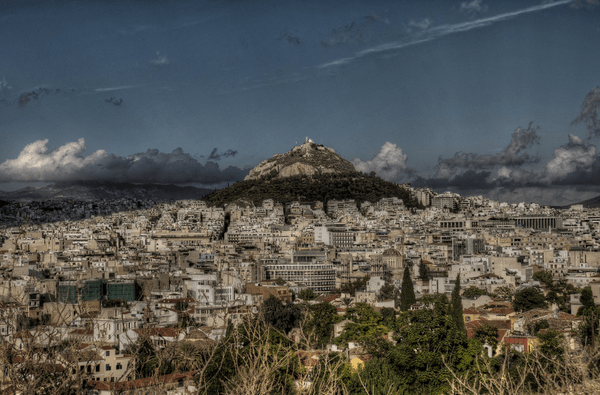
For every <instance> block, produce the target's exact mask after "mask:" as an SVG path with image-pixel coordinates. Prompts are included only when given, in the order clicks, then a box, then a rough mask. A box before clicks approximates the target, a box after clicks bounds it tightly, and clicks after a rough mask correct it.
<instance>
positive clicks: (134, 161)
mask: <svg viewBox="0 0 600 395" xmlns="http://www.w3.org/2000/svg"><path fill="white" fill-rule="evenodd" d="M84 151H85V141H84V139H79V140H78V141H76V142H70V143H67V144H65V145H63V146H61V147H59V148H57V149H55V150H52V151H50V152H48V140H47V139H46V140H38V141H36V142H33V143H31V144H28V145H27V146H26V147H25V148H24V149H23V150H22V151H21V153H20V154H19V156H18V157H17V158H16V159H9V160H6V161H5V162H4V163H2V164H0V182H13V181H17V182H34V181H45V182H57V181H113V182H132V183H142V182H143V183H173V184H182V183H200V184H206V185H211V184H218V183H220V182H224V181H236V180H241V179H243V178H244V177H245V176H246V175H247V174H248V171H249V169H240V168H238V167H234V166H229V167H227V168H224V169H221V168H220V167H219V165H218V164H217V163H215V162H212V161H208V162H206V163H205V164H204V165H203V164H201V163H199V162H198V161H197V160H196V159H194V158H192V157H191V156H190V155H189V154H187V153H185V152H183V150H182V149H181V148H177V149H175V150H174V151H173V152H171V153H163V152H160V151H159V150H157V149H149V150H148V151H146V152H142V153H137V154H133V155H130V156H127V157H124V156H118V155H114V154H110V153H107V152H106V151H104V150H98V151H96V152H94V153H92V154H91V155H88V156H85V157H84V156H82V155H81V154H82V153H83V152H84Z"/></svg>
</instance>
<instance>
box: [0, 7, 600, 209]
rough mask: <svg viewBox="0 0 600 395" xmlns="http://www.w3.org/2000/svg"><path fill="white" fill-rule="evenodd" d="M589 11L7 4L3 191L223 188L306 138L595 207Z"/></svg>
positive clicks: (407, 170)
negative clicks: (57, 186)
mask: <svg viewBox="0 0 600 395" xmlns="http://www.w3.org/2000/svg"><path fill="white" fill-rule="evenodd" d="M599 17H600V7H599V6H598V4H597V1H596V0H588V1H566V0H565V1H543V2H542V1H518V2H517V1H487V0H471V1H455V2H453V1H428V2H416V1H415V2H392V1H376V2H372V1H370V2H366V1H353V2H341V1H335V2H334V1H330V2H315V1H303V2H299V1H283V2H282V1H277V2H275V1H253V2H233V1H217V2H199V3H197V2H191V1H180V2H176V3H175V4H171V3H165V2H144V3H141V2H134V3H132V2H87V3H85V4H80V3H79V2H73V1H63V2H44V1H32V2H27V3H20V2H4V3H1V4H0V37H1V39H0V42H1V43H2V46H1V47H2V56H0V133H1V135H2V145H1V146H0V190H11V189H17V188H20V187H23V186H25V185H33V186H35V185H43V183H48V182H55V181H79V180H99V181H106V180H111V181H122V182H146V183H148V182H156V183H176V184H183V185H200V186H211V187H212V186H216V187H220V186H224V185H226V184H227V183H228V182H235V181H237V180H242V179H243V178H244V177H245V175H247V173H248V171H249V170H250V169H251V168H252V167H254V166H255V165H257V164H258V163H259V162H261V161H263V160H265V159H267V158H269V157H271V156H272V155H274V154H275V153H283V152H286V151H288V150H290V149H291V148H292V147H293V146H294V145H296V144H301V143H302V142H304V140H305V138H306V137H307V136H308V137H310V138H312V139H313V140H314V141H315V142H317V143H319V144H324V145H326V146H328V147H332V148H334V149H335V150H336V152H338V153H339V154H340V155H342V157H344V158H345V159H348V160H351V161H352V163H353V164H354V165H355V166H356V168H357V169H358V170H360V171H364V172H371V171H375V172H376V173H377V175H379V176H380V177H382V178H384V179H386V180H388V181H394V182H401V183H403V182H411V183H412V184H413V186H417V187H419V186H428V187H431V188H433V189H435V190H437V191H438V192H443V191H444V190H452V191H455V192H459V193H461V194H464V195H472V194H482V195H484V196H486V197H489V198H494V199H496V200H499V201H508V202H520V201H526V202H529V201H536V202H538V203H540V204H568V203H574V202H577V201H581V200H584V199H587V198H591V197H594V196H597V195H600V186H599V185H598V183H599V181H598V180H600V177H598V176H597V174H598V171H600V160H599V159H598V154H597V149H596V145H597V142H598V136H599V135H600V126H599V125H598V123H599V121H598V108H599V106H600V88H597V86H598V85H600V77H599V76H598V64H600V51H599V49H600V44H598V43H600V23H599V22H600V18H599Z"/></svg>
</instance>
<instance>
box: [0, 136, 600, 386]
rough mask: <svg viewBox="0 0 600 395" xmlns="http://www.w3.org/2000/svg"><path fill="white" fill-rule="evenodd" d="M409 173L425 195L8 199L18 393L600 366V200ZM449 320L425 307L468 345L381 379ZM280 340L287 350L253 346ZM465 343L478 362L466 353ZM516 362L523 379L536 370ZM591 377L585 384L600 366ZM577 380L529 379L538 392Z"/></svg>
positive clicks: (3, 327)
mask: <svg viewBox="0 0 600 395" xmlns="http://www.w3.org/2000/svg"><path fill="white" fill-rule="evenodd" d="M316 150H320V148H319V146H318V145H316V144H315V143H313V142H312V141H310V140H308V139H307V142H306V143H305V144H303V145H301V146H298V147H296V148H294V150H292V151H290V153H288V154H286V155H288V156H285V157H284V159H285V160H287V159H289V157H291V156H293V154H294V153H297V152H304V154H303V155H301V156H299V157H298V160H300V161H302V160H304V162H302V163H304V164H305V165H306V166H304V167H302V171H303V172H305V173H306V172H308V173H310V171H314V170H315V168H313V169H312V170H311V169H310V167H311V166H312V165H311V164H310V163H312V164H313V165H314V155H313V154H314V152H316ZM331 152H332V153H333V150H331ZM311 155H313V156H311ZM332 155H333V154H332ZM296 156H298V155H296ZM275 158H278V160H279V161H280V163H284V162H285V160H284V159H282V157H281V156H280V157H275ZM286 158H287V159H286ZM307 158H308V159H307ZM311 158H312V159H311ZM282 160H284V162H281V161H282ZM307 160H308V162H307ZM310 160H312V162H310ZM268 162H269V161H266V162H265V163H268ZM309 162H310V163H309ZM298 163H301V162H293V163H292V162H289V163H288V162H285V163H284V165H282V166H283V168H285V169H288V170H286V171H284V172H283V173H284V175H282V176H281V178H286V177H289V176H290V175H289V174H288V173H289V169H290V168H291V169H296V168H298ZM278 166H279V165H278ZM286 166H287V167H286ZM260 167H261V166H258V167H257V168H259V169H260ZM307 169H308V170H307ZM252 174H255V173H252V172H251V175H252ZM257 177H258V179H259V180H261V181H260V182H267V183H268V182H269V178H268V177H265V176H264V175H263V176H257ZM261 177H262V178H261ZM371 177H375V176H374V175H371ZM234 187H235V185H234V186H231V187H230V188H234ZM396 188H398V189H399V190H403V192H406V193H407V195H408V196H410V201H411V202H412V203H411V204H412V205H413V207H407V206H406V205H405V203H404V201H403V200H402V199H399V198H397V197H391V198H381V199H380V200H378V201H374V202H370V201H362V202H357V201H355V200H354V199H343V200H329V201H325V202H323V201H312V202H306V201H293V202H288V203H285V204H282V203H279V202H277V201H274V200H273V199H270V198H267V199H264V200H263V201H262V204H260V205H255V204H253V203H252V202H251V201H247V200H243V199H239V200H238V201H236V202H234V203H229V204H226V205H225V206H224V207H219V206H213V205H210V204H207V200H210V198H209V197H207V198H206V199H204V200H203V199H196V200H180V201H176V200H171V201H162V202H155V201H150V200H140V199H135V198H120V199H116V200H102V201H93V202H91V201H83V200H82V201H76V200H72V199H70V200H66V199H61V198H56V199H54V200H47V201H29V202H27V201H20V202H18V201H5V202H3V206H2V207H1V208H0V214H1V223H2V233H1V234H0V241H1V243H0V244H1V247H0V252H1V255H0V257H1V258H2V261H1V269H0V270H1V273H2V282H1V285H0V287H1V288H0V294H1V296H2V299H1V300H2V322H1V323H0V336H1V339H2V340H1V341H2V352H3V354H2V358H3V360H2V364H3V365H4V366H5V368H4V370H3V371H2V372H1V374H2V377H1V379H0V383H2V389H3V391H5V392H6V393H19V394H20V393H23V394H25V393H34V392H35V391H38V392H39V393H76V392H77V393H90V394H92V393H93V394H109V393H115V391H117V392H118V393H148V392H144V391H155V392H156V393H173V394H175V393H177V394H179V393H181V394H183V393H237V392H235V391H233V390H234V388H233V387H231V384H232V383H237V384H236V386H237V385H241V384H239V383H241V382H244V383H245V384H244V385H246V384H247V385H250V384H252V382H248V380H249V379H248V378H244V376H243V375H244V374H251V375H253V377H255V378H256V379H257V380H258V381H260V383H256V385H259V384H260V385H267V384H269V383H270V385H271V386H272V387H269V386H268V385H267V387H264V388H263V389H260V390H258V389H257V388H254V389H253V390H248V389H247V388H246V389H244V390H243V391H242V393H260V392H264V393H266V392H269V393H280V392H279V391H280V390H277V388H279V386H281V385H284V384H285V389H284V390H282V393H296V392H297V393H324V392H323V391H324V389H323V387H320V386H323V385H325V383H324V382H323V380H324V379H325V376H328V375H330V376H333V378H332V377H329V376H328V377H329V378H330V379H331V380H332V382H331V383H329V390H328V393H357V394H358V393H367V394H374V393H403V392H402V391H404V392H408V393H441V392H445V391H450V390H451V389H452V391H456V388H454V387H455V386H456V385H457V383H461V381H460V380H461V379H462V377H463V376H462V375H463V374H465V372H468V371H470V370H471V371H474V369H476V367H477V366H479V365H477V364H478V363H479V362H480V361H485V360H486V359H485V358H487V361H488V363H489V361H495V362H494V363H495V364H500V365H499V366H496V365H495V368H493V369H492V370H494V369H497V371H498V372H502V369H503V367H502V366H504V365H502V363H500V362H501V361H502V360H503V359H504V358H506V356H507V355H511V358H513V359H514V358H517V359H519V358H521V360H520V361H517V362H512V363H513V364H514V366H513V369H516V371H518V369H519V368H523V367H527V366H528V365H527V362H524V361H528V358H533V356H536V357H537V358H539V355H542V356H546V357H548V358H554V359H556V358H559V359H560V360H561V362H560V363H561V364H563V363H565V361H564V358H567V356H568V357H569V358H571V359H573V360H574V361H575V360H576V362H573V366H580V365H582V364H583V362H585V361H587V363H589V365H590V366H589V367H587V366H586V371H587V370H589V371H590V372H592V371H594V372H595V370H594V369H596V368H594V367H592V365H594V366H595V364H596V363H598V362H595V361H597V360H596V359H594V358H595V357H594V355H593V352H592V350H594V349H595V348H593V347H594V346H595V338H596V337H597V335H598V333H597V331H598V330H597V328H598V315H594V314H595V313H596V312H597V311H598V310H597V307H595V303H596V301H597V300H598V298H600V280H598V278H600V273H599V269H600V244H599V240H600V239H599V227H600V210H599V209H597V208H588V207H584V205H582V204H574V205H572V206H570V208H566V209H556V208H551V207H548V206H543V207H542V206H540V205H538V204H536V203H519V204H507V203H503V202H497V201H493V200H490V199H487V198H484V197H482V196H470V197H462V196H460V195H458V194H455V193H450V192H445V193H441V194H440V193H436V192H434V191H433V190H431V189H429V188H412V187H411V185H410V184H402V185H396ZM444 306H446V307H444ZM457 306H458V307H457ZM590 306H591V307H590ZM457 312H458V313H457ZM422 313H423V314H425V315H424V316H423V315H419V314H422ZM432 315H433V316H434V318H435V317H437V318H436V319H442V321H443V322H442V323H439V322H437V323H434V322H421V323H422V324H423V325H425V326H424V328H425V329H422V332H420V333H418V336H420V337H421V339H420V340H419V341H418V343H419V344H421V342H422V341H425V342H434V339H433V338H432V339H429V340H427V339H428V336H429V335H428V332H432V333H435V331H436V330H439V331H442V333H443V334H440V333H438V334H434V335H432V336H434V338H435V339H437V340H435V341H439V342H442V343H443V342H449V343H450V344H446V345H440V346H439V347H441V348H440V349H439V350H438V351H435V352H433V355H434V356H435V357H432V356H430V357H431V358H433V360H434V361H429V362H428V363H427V366H422V365H421V364H420V363H415V361H412V362H411V363H408V364H405V366H403V367H402V364H401V363H400V362H398V361H396V365H395V367H393V368H391V369H392V370H393V369H398V370H397V371H396V372H395V373H394V374H390V373H389V372H388V374H387V375H384V376H383V378H382V377H380V375H381V374H383V373H382V372H381V371H380V369H381V366H382V364H383V365H384V366H387V365H388V364H389V366H394V365H393V364H392V363H391V362H390V361H389V358H392V359H393V355H394V353H397V352H400V351H399V350H400V349H401V346H403V345H404V347H409V348H411V349H414V352H416V355H414V357H415V358H417V359H418V354H419V353H420V351H419V347H422V346H423V345H421V346H416V345H415V344H412V343H410V340H409V336H408V334H406V333H404V331H405V330H406V328H407V326H406V323H410V322H412V324H409V326H410V325H416V323H417V322H419V320H420V319H423V318H424V317H427V318H428V319H432ZM403 322H404V323H405V324H402V323H403ZM257 326H260V329H257V328H258V327H257ZM240 328H242V329H240ZM249 330H252V331H259V332H261V333H262V332H263V331H266V333H267V334H268V333H271V332H272V333H271V334H268V335H266V336H267V339H265V338H263V337H261V336H258V335H257V333H254V332H252V333H253V336H258V337H252V336H250V334H249V333H248V332H244V331H249ZM452 331H453V332H452ZM240 333H244V336H246V337H247V338H246V342H247V344H249V345H250V346H249V348H248V349H249V350H250V351H248V353H247V354H243V353H240V354H236V357H235V358H237V359H235V358H234V357H232V355H228V356H227V355H225V352H224V351H223V350H225V349H227V350H229V351H230V352H231V349H230V348H227V347H228V344H229V345H230V344H231V343H232V342H233V344H236V347H242V349H243V346H242V345H243V344H244V342H243V341H241V340H240V339H239V338H238V339H237V340H235V339H236V338H237V336H240ZM263 336H264V333H263ZM273 336H275V337H273ZM261 341H262V342H266V343H267V344H271V347H274V346H275V345H279V347H281V348H280V349H279V350H278V351H277V350H271V351H269V352H271V353H274V355H270V356H265V355H258V354H253V353H256V352H258V351H257V350H261V345H260V344H258V345H257V343H260V342H261ZM405 343H407V344H405ZM444 347H449V348H450V349H448V350H445V348H444ZM458 348H464V349H463V350H462V351H461V352H458V351H457V350H456V349H458ZM540 350H541V351H540ZM548 350H550V351H548ZM422 352H424V351H423V350H422ZM464 353H467V354H469V355H470V358H468V359H469V362H465V361H462V362H460V363H457V362H452V359H453V358H455V359H459V358H462V359H464V358H465V356H464ZM540 353H541V354H540ZM548 353H550V354H551V357H549V356H548V355H549V354H548ZM280 354H281V355H280ZM484 355H485V357H484ZM219 358H221V359H220V360H219ZM227 358H234V359H233V360H228V359H227ZM264 358H266V359H265V360H263V359H264ZM278 358H280V359H278ZM444 358H446V359H444ZM480 358H481V359H480ZM266 360H268V361H269V362H265V361H266ZM499 361H500V362H499ZM536 361H537V363H542V365H543V366H544V367H545V368H546V369H548V366H549V365H548V364H550V365H552V364H555V363H556V362H552V361H553V359H548V360H546V362H544V361H542V362H540V361H539V360H536ZM548 361H550V362H548ZM590 361H592V362H590ZM224 363H225V364H227V363H233V364H234V365H235V368H232V369H229V370H227V369H225V368H224V366H223V365H222V364H224ZM248 363H255V364H258V365H260V366H262V368H263V369H266V371H261V368H260V367H259V366H258V365H257V366H254V369H256V371H255V370H253V371H252V372H245V371H244V368H245V366H244V365H245V364H248ZM265 363H266V367H265V366H263V365H264V364H265ZM269 363H270V364H271V365H269ZM261 364H262V365H261ZM465 364H466V365H465ZM461 365H464V366H461ZM584 365H585V364H584ZM283 366H287V367H288V370H287V371H285V372H281V371H280V370H281V369H282V367H283ZM552 366H554V367H555V368H556V366H555V365H552ZM569 366H570V365H569ZM573 366H570V369H575V368H573ZM318 367H321V368H322V369H324V370H323V371H319V370H318ZM269 369H270V370H269ZM327 369H329V370H327ZM378 369H379V370H378ZM556 369H558V368H556ZM33 371H36V372H40V371H43V372H44V374H43V375H40V377H45V379H43V380H44V381H38V379H36V380H30V376H31V375H32V374H33V373H32V372H33ZM326 372H329V373H326ZM408 372H410V375H408ZM450 372H451V373H450ZM529 373H531V372H529ZM487 374H488V375H490V377H491V378H493V377H494V374H495V373H494V372H488V373H487ZM512 374H513V375H515V377H513V379H511V381H510V385H514V384H515V382H513V381H512V380H516V381H518V380H520V379H521V378H520V377H518V374H517V373H514V372H513V373H512ZM561 374H562V373H561ZM577 374H578V372H575V371H573V372H571V373H570V375H567V377H568V380H572V381H573V383H577V384H582V383H584V382H585V381H586V380H589V379H593V378H594V377H595V376H593V375H592V373H589V375H588V373H585V374H583V373H581V375H580V376H577ZM261 375H264V377H263V376H261ZM405 375H406V376H405ZM411 375H412V376H414V377H412V376H411ZM420 375H424V376H420ZM401 376H402V377H403V378H402V380H400V379H398V378H397V377H401ZM465 377H466V376H465ZM562 379H564V380H567V378H565V377H562ZM211 380H212V381H211ZM269 380H270V381H269ZM382 380H383V381H382ZM386 380H387V381H386ZM536 380H538V381H539V380H540V379H539V378H537V379H536ZM49 382H52V384H48V383H49ZM357 382H360V383H363V384H362V385H366V387H363V386H362V385H358V384H357ZM365 383H366V384H365ZM32 385H34V387H32ZM375 385H376V386H378V387H377V388H375V387H374V386H375ZM468 385H474V384H473V383H472V382H470V384H468V383H467V384H464V386H465V388H467V387H468ZM563 385H567V382H566V381H564V382H563V381H552V380H550V379H548V381H545V382H541V383H540V382H533V381H531V379H530V380H529V381H527V380H525V384H523V386H522V388H521V390H522V391H526V390H530V391H533V392H535V391H542V392H544V391H546V390H550V389H552V388H554V389H560V388H561V386H563ZM370 387H372V388H370ZM33 388H37V390H35V391H34V389H33ZM161 391H163V392H161ZM232 391H233V392H232ZM252 391H254V392H252ZM344 391H346V392H344ZM382 391H383V392H382ZM386 391H388V392H386ZM452 391H451V392H452ZM38 392H35V393H38ZM155 392H152V393H155ZM325 392H327V391H325ZM490 393H499V392H493V391H490Z"/></svg>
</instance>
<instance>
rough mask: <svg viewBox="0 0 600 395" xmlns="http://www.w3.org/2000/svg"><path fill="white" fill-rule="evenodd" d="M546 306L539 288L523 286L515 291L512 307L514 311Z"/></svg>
mask: <svg viewBox="0 0 600 395" xmlns="http://www.w3.org/2000/svg"><path fill="white" fill-rule="evenodd" d="M547 306H548V304H547V303H546V298H545V297H544V293H543V292H542V291H541V290H540V289H539V288H535V287H532V288H525V289H523V290H521V291H519V292H517V293H515V298H514V300H513V308H514V309H515V310H516V311H529V310H533V309H537V308H543V307H547Z"/></svg>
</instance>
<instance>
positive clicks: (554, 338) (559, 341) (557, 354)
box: [538, 329, 565, 360]
mask: <svg viewBox="0 0 600 395" xmlns="http://www.w3.org/2000/svg"><path fill="white" fill-rule="evenodd" d="M538 339H539V341H540V346H539V350H540V352H541V353H542V354H543V355H544V356H545V357H547V358H549V359H557V358H558V359H561V360H562V357H563V355H564V353H565V348H564V337H563V335H562V334H561V333H560V332H558V331H557V330H554V329H549V330H547V331H545V332H544V333H540V334H538Z"/></svg>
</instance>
